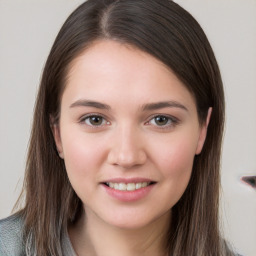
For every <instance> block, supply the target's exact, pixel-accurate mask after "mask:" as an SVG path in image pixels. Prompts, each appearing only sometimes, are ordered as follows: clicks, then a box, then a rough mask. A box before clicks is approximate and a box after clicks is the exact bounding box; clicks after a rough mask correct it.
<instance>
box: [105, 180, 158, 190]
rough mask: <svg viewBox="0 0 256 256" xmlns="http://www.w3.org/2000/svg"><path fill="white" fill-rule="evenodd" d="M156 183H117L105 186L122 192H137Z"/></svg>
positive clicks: (107, 183)
mask: <svg viewBox="0 0 256 256" xmlns="http://www.w3.org/2000/svg"><path fill="white" fill-rule="evenodd" d="M155 183H156V182H137V183H123V182H121V183H115V182H104V183H103V184H104V185H106V186H108V187H110V188H112V189H115V190H120V191H135V190H138V189H141V188H145V187H148V186H150V185H153V184H155Z"/></svg>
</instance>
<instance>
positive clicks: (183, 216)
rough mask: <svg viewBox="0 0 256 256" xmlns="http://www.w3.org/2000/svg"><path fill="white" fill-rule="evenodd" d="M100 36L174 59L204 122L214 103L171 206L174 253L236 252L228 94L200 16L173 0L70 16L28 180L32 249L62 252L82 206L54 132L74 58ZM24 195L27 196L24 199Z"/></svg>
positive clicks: (35, 130) (53, 60)
mask: <svg viewBox="0 0 256 256" xmlns="http://www.w3.org/2000/svg"><path fill="white" fill-rule="evenodd" d="M100 39H110V40H116V41H118V42H121V43H124V44H129V45H133V46H135V47H137V48H138V49H140V50H142V51H144V52H147V53H149V54H151V55H152V56H154V57H156V58H157V59H159V60H160V61H162V62H163V63H164V64H165V65H167V66H168V67H169V68H170V69H171V70H172V71H173V72H174V73H175V74H176V75H177V77H178V78H179V79H180V80H181V81H182V82H183V83H184V85H185V86H186V87H187V88H188V90H189V91H190V92H191V94H192V95H193V96H194V98H195V102H196V106H197V111H198V116H199V121H200V123H203V122H205V119H206V116H207V111H208V109H209V107H212V108H213V112H212V116H211V121H210V123H209V126H208V134H207V138H206V141H205V145H204V148H203V150H202V152H201V154H200V155H198V156H195V159H194V165H193V170H192V176H191V180H190V182H189V185H188V187H187V189H186V191H185V193H184V195H183V196H182V198H181V199H180V200H179V202H178V203H177V204H176V205H175V206H174V207H173V209H172V212H173V214H172V218H173V219H172V222H171V223H172V225H171V227H170V232H169V237H168V250H169V252H170V255H173V256H187V255H190V256H205V255H207V256H221V255H232V253H231V252H230V251H229V249H228V248H227V247H226V246H225V243H224V242H223V240H222V239H221V237H220V233H219V220H218V208H219V184H220V173H219V171H220V155H221V143H222V134H223V125H224V92H223V86H222V81H221V75H220V71H219V68H218V64H217V62H216V59H215V56H214V53H213V51H212V48H211V46H210V44H209V42H208V40H207V37H206V36H205V34H204V32H203V30H202V29H201V27H200V25H199V24H198V23H197V21H196V20H195V19H194V18H193V17H192V16H191V15H190V14H189V13H188V12H187V11H185V10H184V9H183V8H181V7H180V6H179V5H178V4H176V3H174V2H173V1H170V0H161V1H156V0H88V1H86V2H85V3H83V4H82V5H80V6H79V7H78V8H77V9H76V10H75V11H74V12H73V13H72V14H71V15H70V16H69V18H68V19H67V20H66V22H65V23H64V25H63V27H62V28H61V30H60V32H59V34H58V36H57V38H56V40H55V42H54V44H53V47H52V49H51V51H50V54H49V56H48V59H47V62H46V65H45V68H44V72H43V75H42V80H41V84H40V88H39V92H38V96H37V100H36V106H35V112H34V122H33V127H32V133H31V139H30V145H29V152H28V158H27V165H26V175H25V181H24V191H23V193H24V194H25V198H26V199H25V207H24V208H23V209H22V210H21V211H20V214H21V215H22V217H23V219H24V224H25V226H24V242H25V244H27V245H29V246H30V248H31V249H30V250H28V249H27V251H26V252H27V254H28V255H34V254H36V255H41V256H46V255H62V251H61V244H60V240H61V235H62V233H63V232H66V229H67V226H68V224H69V223H72V222H74V221H76V220H77V219H78V218H79V216H80V214H81V210H82V203H81V200H80V199H79V198H78V197H77V195H76V194H75V192H74V190H73V188H72V187H71V185H70V183H69V180H68V177H67V174H66V170H65V165H64V162H63V160H62V159H61V158H60V157H59V156H58V152H57V151H56V147H55V142H54V138H53V135H52V131H51V125H52V124H53V122H58V118H59V111H60V102H61V96H62V93H63V91H64V89H65V79H66V76H67V73H68V70H69V67H70V63H71V62H72V61H73V60H74V59H75V58H76V57H77V56H79V54H80V53H81V52H82V51H84V49H85V48H87V47H89V46H90V44H91V43H92V42H94V41H95V40H100ZM20 200H21V199H20Z"/></svg>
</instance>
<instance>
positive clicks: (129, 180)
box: [102, 178, 155, 184]
mask: <svg viewBox="0 0 256 256" xmlns="http://www.w3.org/2000/svg"><path fill="white" fill-rule="evenodd" d="M109 182H111V183H126V184H128V183H142V182H150V183H152V182H155V181H153V180H151V179H147V178H112V179H108V180H105V181H103V182H102V183H109Z"/></svg>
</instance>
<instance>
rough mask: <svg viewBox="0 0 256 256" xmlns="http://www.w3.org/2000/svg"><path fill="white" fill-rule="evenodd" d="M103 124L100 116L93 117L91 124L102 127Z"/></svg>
mask: <svg viewBox="0 0 256 256" xmlns="http://www.w3.org/2000/svg"><path fill="white" fill-rule="evenodd" d="M102 122H103V118H102V117H100V116H91V117H90V123H91V124H92V125H101V124H102Z"/></svg>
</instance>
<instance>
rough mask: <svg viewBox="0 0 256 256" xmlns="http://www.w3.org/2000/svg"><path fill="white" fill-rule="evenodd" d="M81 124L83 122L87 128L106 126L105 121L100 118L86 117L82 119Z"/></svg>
mask: <svg viewBox="0 0 256 256" xmlns="http://www.w3.org/2000/svg"><path fill="white" fill-rule="evenodd" d="M83 122H85V123H86V124H87V125H89V126H101V125H104V124H106V123H107V122H106V120H105V119H104V118H103V117H102V116H97V115H95V116H87V117H86V118H84V120H83Z"/></svg>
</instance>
